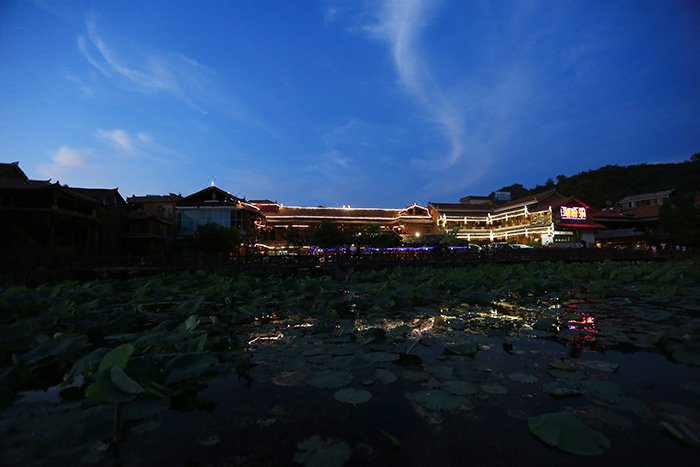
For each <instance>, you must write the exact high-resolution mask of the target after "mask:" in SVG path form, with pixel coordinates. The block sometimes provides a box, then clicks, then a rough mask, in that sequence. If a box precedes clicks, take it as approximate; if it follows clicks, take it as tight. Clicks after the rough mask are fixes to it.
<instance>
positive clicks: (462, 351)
mask: <svg viewBox="0 0 700 467" xmlns="http://www.w3.org/2000/svg"><path fill="white" fill-rule="evenodd" d="M478 351H479V347H477V346H476V345H475V344H469V343H465V344H454V345H446V346H445V353H446V354H451V355H462V356H464V357H473V356H474V355H476V353H477V352H478Z"/></svg>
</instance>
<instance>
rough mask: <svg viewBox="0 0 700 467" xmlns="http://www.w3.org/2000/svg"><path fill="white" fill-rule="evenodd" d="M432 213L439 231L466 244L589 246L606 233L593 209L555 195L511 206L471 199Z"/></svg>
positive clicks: (435, 206) (529, 198) (432, 205)
mask: <svg viewBox="0 0 700 467" xmlns="http://www.w3.org/2000/svg"><path fill="white" fill-rule="evenodd" d="M428 208H429V210H430V215H431V217H432V219H433V222H434V223H435V224H436V225H437V226H438V227H440V228H441V229H443V230H444V231H446V232H452V233H454V234H456V236H457V238H459V239H463V240H466V241H468V242H477V243H489V242H495V241H505V242H515V243H537V244H540V245H543V246H548V245H555V246H581V245H582V244H586V245H589V246H590V245H593V244H594V242H595V235H594V233H595V231H596V230H597V229H601V228H603V226H602V225H600V224H597V223H595V222H592V221H591V220H590V214H591V209H590V207H589V206H587V205H586V204H585V203H583V202H581V201H579V200H577V199H576V198H574V197H567V196H562V195H560V194H559V193H557V192H556V191H555V190H548V191H544V192H541V193H537V194H535V195H531V196H527V197H524V198H519V199H516V200H511V201H495V200H491V199H489V198H486V197H482V196H467V197H464V198H462V199H461V202H460V203H436V202H431V203H429V205H428Z"/></svg>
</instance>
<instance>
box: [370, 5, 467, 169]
mask: <svg viewBox="0 0 700 467" xmlns="http://www.w3.org/2000/svg"><path fill="white" fill-rule="evenodd" d="M436 6H437V2H434V1H428V0H386V1H385V2H384V3H383V4H382V7H381V8H380V10H379V12H378V15H377V22H376V23H375V24H372V25H370V26H368V27H367V28H366V30H367V31H368V32H369V33H370V34H371V35H372V36H373V37H375V38H377V39H379V40H382V41H383V42H385V43H386V44H387V46H388V47H389V50H390V52H391V57H392V60H393V64H394V66H395V68H396V72H397V74H398V77H399V82H400V84H401V85H402V87H403V88H404V90H405V91H406V92H407V93H408V94H410V95H411V96H412V97H413V98H414V99H416V101H417V103H418V104H419V105H420V106H421V107H422V108H423V109H424V110H425V112H426V114H427V116H428V118H429V119H431V120H433V121H434V122H435V123H436V124H437V125H439V127H440V128H441V130H442V132H443V134H444V136H445V137H446V138H447V141H448V143H449V151H448V153H447V155H446V156H444V157H443V160H442V164H441V165H443V166H444V167H449V166H452V165H453V164H455V163H456V162H457V161H458V160H459V159H460V158H461V157H462V156H463V154H464V151H465V143H464V136H465V135H464V121H463V116H462V112H461V111H460V109H459V107H458V105H457V103H456V102H455V100H454V98H453V96H451V95H450V94H449V93H448V92H447V91H446V90H445V89H443V87H441V86H440V84H439V83H438V82H437V81H436V80H435V78H434V77H433V74H432V73H431V71H430V67H429V65H428V64H427V61H426V59H425V58H424V51H423V50H422V49H421V42H420V39H421V34H422V32H423V30H424V28H425V26H426V25H427V24H428V22H429V20H430V19H431V18H432V14H433V10H434V9H435V7H436Z"/></svg>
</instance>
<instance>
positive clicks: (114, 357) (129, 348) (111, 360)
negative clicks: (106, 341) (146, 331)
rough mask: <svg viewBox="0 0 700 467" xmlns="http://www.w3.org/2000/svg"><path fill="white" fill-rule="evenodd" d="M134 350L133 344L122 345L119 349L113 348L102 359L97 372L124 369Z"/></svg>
mask: <svg viewBox="0 0 700 467" xmlns="http://www.w3.org/2000/svg"><path fill="white" fill-rule="evenodd" d="M135 350H136V347H134V345H133V344H122V345H120V346H119V347H115V348H114V349H112V350H110V351H109V352H107V354H106V355H105V356H104V357H102V361H101V362H100V366H99V368H98V370H100V371H102V370H105V369H109V368H112V367H115V366H116V367H119V368H121V369H122V370H123V369H124V368H126V364H127V362H128V361H129V358H130V357H131V354H133V353H134V351H135Z"/></svg>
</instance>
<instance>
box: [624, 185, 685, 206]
mask: <svg viewBox="0 0 700 467" xmlns="http://www.w3.org/2000/svg"><path fill="white" fill-rule="evenodd" d="M671 193H673V190H672V189H671V190H664V191H657V192H655V193H641V194H637V195H629V196H625V197H624V198H622V199H621V200H620V201H619V203H621V204H624V203H631V202H634V201H643V200H647V199H665V198H668V197H669V196H671Z"/></svg>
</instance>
